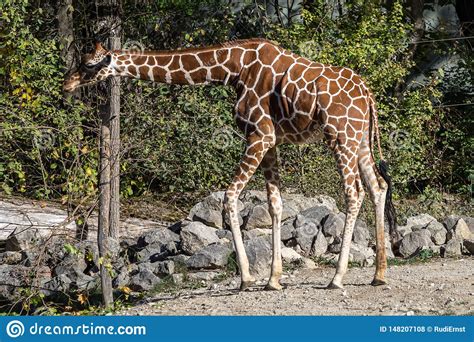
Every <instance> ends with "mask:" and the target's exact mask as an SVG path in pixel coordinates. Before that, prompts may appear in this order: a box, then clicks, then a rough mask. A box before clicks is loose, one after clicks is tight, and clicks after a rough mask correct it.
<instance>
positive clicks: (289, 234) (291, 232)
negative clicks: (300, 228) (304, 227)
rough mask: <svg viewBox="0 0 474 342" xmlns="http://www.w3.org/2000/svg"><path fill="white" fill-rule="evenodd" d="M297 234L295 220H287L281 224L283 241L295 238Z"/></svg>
mask: <svg viewBox="0 0 474 342" xmlns="http://www.w3.org/2000/svg"><path fill="white" fill-rule="evenodd" d="M295 235H296V230H295V227H294V226H293V220H290V221H287V222H285V223H284V224H283V225H282V226H281V241H288V240H290V239H292V238H294V237H295Z"/></svg>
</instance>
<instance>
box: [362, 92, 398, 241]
mask: <svg viewBox="0 0 474 342" xmlns="http://www.w3.org/2000/svg"><path fill="white" fill-rule="evenodd" d="M369 102H370V126H369V127H370V145H371V148H370V149H371V152H372V157H374V160H375V156H374V151H373V146H374V136H375V138H376V139H377V147H378V150H379V155H380V161H379V163H378V165H377V169H378V171H379V173H380V176H382V178H383V179H384V181H385V182H386V183H387V195H386V197H385V219H386V220H387V222H388V226H389V232H390V238H391V240H392V242H393V240H395V239H396V238H397V235H398V233H397V214H396V211H395V206H394V205H393V201H392V194H393V184H392V178H391V177H390V175H389V173H388V164H387V162H386V161H385V159H384V157H383V154H382V146H381V144H380V131H379V124H378V118H377V109H376V107H375V101H374V98H373V95H372V94H369Z"/></svg>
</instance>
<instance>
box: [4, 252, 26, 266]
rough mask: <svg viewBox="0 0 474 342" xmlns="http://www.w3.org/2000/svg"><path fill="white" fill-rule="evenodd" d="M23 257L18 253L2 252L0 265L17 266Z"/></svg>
mask: <svg viewBox="0 0 474 342" xmlns="http://www.w3.org/2000/svg"><path fill="white" fill-rule="evenodd" d="M22 258H23V256H22V255H21V253H20V252H12V251H10V252H4V253H0V264H1V265H15V264H19V263H20V262H21V260H22Z"/></svg>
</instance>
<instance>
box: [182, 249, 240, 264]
mask: <svg viewBox="0 0 474 342" xmlns="http://www.w3.org/2000/svg"><path fill="white" fill-rule="evenodd" d="M231 254H232V249H230V248H229V247H228V246H226V245H223V244H213V245H209V246H206V247H204V248H203V249H201V250H200V251H199V252H197V253H196V254H194V255H192V256H191V257H190V258H189V259H188V260H187V261H186V266H187V267H189V268H194V269H200V268H219V267H224V266H225V265H227V262H228V260H229V256H230V255H231Z"/></svg>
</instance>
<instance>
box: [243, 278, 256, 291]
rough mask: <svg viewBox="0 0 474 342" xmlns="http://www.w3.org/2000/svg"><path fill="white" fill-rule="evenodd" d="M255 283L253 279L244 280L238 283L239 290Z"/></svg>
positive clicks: (246, 288)
mask: <svg viewBox="0 0 474 342" xmlns="http://www.w3.org/2000/svg"><path fill="white" fill-rule="evenodd" d="M254 284H255V280H246V281H242V283H240V291H245V290H248V289H249V287H250V286H252V285H254Z"/></svg>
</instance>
